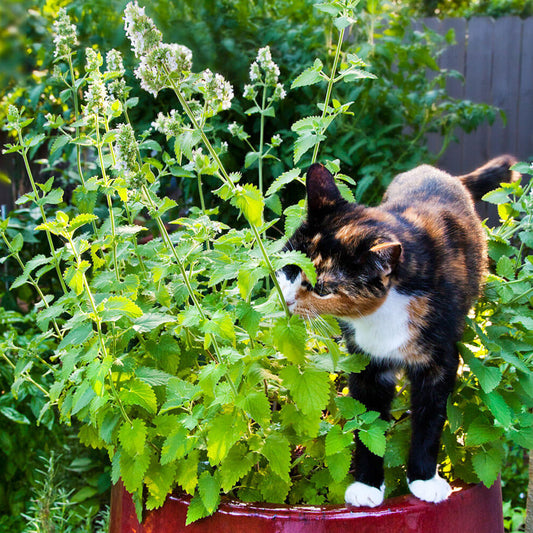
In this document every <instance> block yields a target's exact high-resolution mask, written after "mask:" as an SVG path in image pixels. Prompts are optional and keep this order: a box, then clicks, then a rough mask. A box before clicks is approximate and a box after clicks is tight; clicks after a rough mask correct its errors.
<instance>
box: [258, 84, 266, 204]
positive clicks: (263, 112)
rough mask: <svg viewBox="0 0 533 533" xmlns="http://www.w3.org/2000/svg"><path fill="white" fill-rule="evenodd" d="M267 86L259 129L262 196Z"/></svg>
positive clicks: (260, 188) (259, 169) (264, 88)
mask: <svg viewBox="0 0 533 533" xmlns="http://www.w3.org/2000/svg"><path fill="white" fill-rule="evenodd" d="M266 92H267V87H266V84H263V99H262V102H261V126H260V129H259V160H258V171H259V190H260V191H261V195H262V194H263V146H264V138H265V103H266Z"/></svg>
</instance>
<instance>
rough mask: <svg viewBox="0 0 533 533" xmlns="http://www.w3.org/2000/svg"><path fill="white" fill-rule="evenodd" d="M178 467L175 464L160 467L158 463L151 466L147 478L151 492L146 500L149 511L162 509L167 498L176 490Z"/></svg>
mask: <svg viewBox="0 0 533 533" xmlns="http://www.w3.org/2000/svg"><path fill="white" fill-rule="evenodd" d="M176 466H177V465H175V464H169V465H160V464H158V463H157V461H152V463H151V464H150V467H149V468H148V472H146V476H145V483H146V486H147V487H148V492H149V495H148V498H147V499H146V508H147V509H148V510H150V509H156V508H158V507H161V505H163V503H165V500H166V498H167V496H168V495H169V494H170V493H171V492H172V489H173V488H174V477H175V475H176Z"/></svg>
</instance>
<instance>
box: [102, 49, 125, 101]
mask: <svg viewBox="0 0 533 533" xmlns="http://www.w3.org/2000/svg"><path fill="white" fill-rule="evenodd" d="M106 64H107V71H106V72H107V75H108V77H112V76H117V78H116V79H114V80H113V81H111V82H110V83H109V92H110V93H111V94H112V95H113V96H114V97H115V98H116V99H117V100H119V101H121V102H125V101H126V100H127V99H128V96H129V93H130V88H129V87H128V86H127V85H126V80H125V79H124V74H125V73H126V69H125V68H124V62H123V61H122V54H121V53H120V52H119V51H118V50H114V49H112V50H109V52H107V55H106Z"/></svg>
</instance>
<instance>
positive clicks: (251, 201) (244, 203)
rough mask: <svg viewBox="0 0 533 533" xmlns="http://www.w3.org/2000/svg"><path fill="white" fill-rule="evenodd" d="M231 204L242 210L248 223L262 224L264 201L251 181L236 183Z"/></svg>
mask: <svg viewBox="0 0 533 533" xmlns="http://www.w3.org/2000/svg"><path fill="white" fill-rule="evenodd" d="M231 204H232V205H234V206H235V207H237V208H239V209H240V210H241V211H242V213H243V214H244V216H245V217H246V219H247V220H248V221H249V222H250V224H252V225H254V226H261V225H262V224H263V209H264V206H265V201H264V199H263V195H262V194H261V192H260V191H259V189H258V188H257V187H256V186H255V185H252V184H251V183H247V184H246V185H236V186H235V194H234V196H233V198H232V199H231Z"/></svg>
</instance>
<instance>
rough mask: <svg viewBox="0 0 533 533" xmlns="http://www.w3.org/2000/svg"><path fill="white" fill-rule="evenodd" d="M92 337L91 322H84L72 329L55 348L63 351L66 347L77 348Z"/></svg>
mask: <svg viewBox="0 0 533 533" xmlns="http://www.w3.org/2000/svg"><path fill="white" fill-rule="evenodd" d="M93 335H94V330H93V324H92V322H85V323H83V324H80V325H77V326H75V327H73V328H72V329H71V330H70V331H69V332H68V334H67V335H66V336H65V337H64V338H63V340H62V341H61V342H60V343H59V346H58V347H57V348H58V350H63V349H64V348H67V347H72V346H78V345H80V344H83V343H84V342H85V341H87V339H89V338H90V337H92V336H93Z"/></svg>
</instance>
